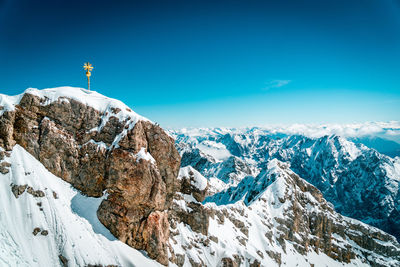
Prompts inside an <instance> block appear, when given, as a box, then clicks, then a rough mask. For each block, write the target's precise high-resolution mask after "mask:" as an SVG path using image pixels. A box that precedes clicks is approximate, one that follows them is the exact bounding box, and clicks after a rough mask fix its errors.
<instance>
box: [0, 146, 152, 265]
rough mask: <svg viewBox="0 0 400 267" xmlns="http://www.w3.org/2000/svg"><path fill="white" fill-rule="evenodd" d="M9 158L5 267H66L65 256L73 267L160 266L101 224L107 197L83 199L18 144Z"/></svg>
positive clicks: (1, 229)
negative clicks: (99, 212)
mask: <svg viewBox="0 0 400 267" xmlns="http://www.w3.org/2000/svg"><path fill="white" fill-rule="evenodd" d="M5 160H7V161H8V162H10V163H11V167H10V172H9V173H7V174H5V175H2V174H0V198H1V200H0V265H1V266H62V264H61V262H60V259H59V257H61V256H62V257H64V258H66V259H67V260H68V266H87V265H89V264H91V265H104V266H105V265H110V264H111V265H117V266H160V265H159V264H158V263H157V262H155V261H153V260H150V259H148V258H147V257H145V256H144V255H143V254H142V253H141V252H139V251H137V250H135V249H133V248H131V247H129V246H127V245H126V244H124V243H122V242H121V241H118V240H116V239H115V238H114V237H113V236H112V235H111V233H110V232H109V231H108V230H107V229H106V228H105V227H104V226H103V225H102V224H101V223H100V222H99V221H98V219H97V216H96V211H97V208H98V205H99V204H100V202H101V200H102V199H103V198H104V196H103V198H89V197H85V196H83V195H81V194H80V193H78V191H77V190H75V189H73V188H72V186H71V185H70V184H68V183H67V182H64V181H63V180H61V179H60V178H58V177H56V176H54V175H53V174H51V173H50V172H49V171H47V170H46V169H45V167H44V166H43V165H42V164H41V163H40V162H39V161H37V160H36V159H35V158H34V157H33V156H31V155H30V154H29V153H28V152H26V151H25V150H24V149H23V148H22V147H20V146H19V145H15V146H14V149H13V151H12V153H11V157H10V158H7V157H6V158H5ZM10 185H15V186H16V187H15V189H17V186H22V187H20V188H21V190H20V192H18V191H17V190H14V193H13V191H12V187H11V186H10ZM24 185H27V187H26V188H25V189H24ZM29 188H32V189H31V191H30V190H29ZM22 189H24V191H23V190H22ZM32 190H35V191H32ZM21 191H22V192H21ZM33 192H43V193H44V194H43V195H44V196H42V197H40V196H41V195H40V194H38V195H36V196H35V195H33ZM19 193H21V194H19ZM14 194H17V195H18V194H19V195H18V198H16V197H15V195H14ZM35 228H37V229H35ZM34 233H36V235H35V234H34Z"/></svg>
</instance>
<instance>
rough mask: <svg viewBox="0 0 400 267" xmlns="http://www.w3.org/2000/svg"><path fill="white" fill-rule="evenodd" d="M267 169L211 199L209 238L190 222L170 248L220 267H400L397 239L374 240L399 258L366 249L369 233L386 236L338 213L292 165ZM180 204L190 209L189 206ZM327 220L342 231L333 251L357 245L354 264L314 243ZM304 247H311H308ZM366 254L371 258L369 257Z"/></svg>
mask: <svg viewBox="0 0 400 267" xmlns="http://www.w3.org/2000/svg"><path fill="white" fill-rule="evenodd" d="M266 168H267V169H265V170H264V171H262V172H261V173H260V175H259V176H258V177H256V178H253V177H248V178H245V179H243V180H242V181H241V182H240V183H239V185H238V186H233V187H231V188H229V189H227V190H224V191H221V192H220V193H217V194H216V195H213V196H210V197H208V198H207V199H206V201H205V202H206V203H205V204H204V207H205V209H207V210H209V212H210V213H211V214H214V215H212V216H211V217H210V219H209V227H208V234H207V235H206V234H204V233H199V232H195V231H193V230H192V229H191V228H190V227H189V226H187V225H185V224H184V223H178V224H176V226H174V227H172V228H171V233H172V234H171V237H170V239H171V241H170V244H171V246H172V247H173V249H174V251H175V253H176V254H181V255H183V258H184V264H183V266H193V264H194V263H196V264H200V265H205V266H219V264H220V263H221V260H223V259H226V258H229V259H232V260H233V261H234V262H236V264H238V265H239V266H251V265H252V264H260V266H310V265H311V264H314V265H315V266H370V264H371V263H372V262H373V263H379V264H381V265H382V266H396V265H397V264H399V256H398V255H399V253H400V245H399V244H398V243H397V242H396V240H395V239H394V238H393V237H390V236H389V239H388V240H385V241H383V240H380V238H371V241H370V242H371V243H375V244H376V246H377V247H379V246H382V247H381V249H382V251H384V250H386V251H393V253H394V254H393V255H394V256H393V257H392V256H383V255H379V254H376V253H374V252H373V251H371V250H368V249H365V248H362V247H361V246H360V245H358V242H359V241H358V240H359V238H365V236H364V235H366V233H369V235H372V236H374V235H376V236H379V234H384V233H383V232H382V231H380V230H379V229H375V228H373V227H370V226H368V225H366V224H363V223H361V222H358V221H356V220H354V219H350V218H346V217H343V216H341V215H340V214H338V213H336V212H334V210H333V209H332V208H331V207H330V205H329V203H327V202H326V201H325V200H324V199H321V197H320V196H321V195H320V192H319V191H318V190H317V189H315V188H314V187H312V186H311V185H310V184H308V183H307V182H305V181H304V180H303V179H301V178H300V177H298V176H297V175H296V174H295V173H293V172H292V171H291V170H290V169H289V168H288V164H285V163H283V162H280V161H278V160H276V159H274V160H271V161H269V162H268V164H267V165H266ZM184 199H185V198H184ZM190 201H191V202H193V201H195V200H193V199H191V200H190ZM181 202H182V200H181ZM186 203H187V204H189V202H186ZM180 205H181V207H182V209H187V206H186V205H185V204H184V203H180ZM189 212H190V214H194V213H193V212H192V211H191V210H189ZM193 216H194V215H193ZM321 216H322V217H323V218H326V219H324V220H327V221H331V222H332V225H334V226H332V229H333V230H332V231H337V232H336V233H335V232H333V233H332V234H331V236H330V237H329V239H328V240H330V241H329V242H331V243H330V245H328V247H329V246H331V247H333V248H335V247H337V248H338V250H336V249H332V251H339V250H343V251H348V249H349V247H351V252H352V253H354V258H353V259H351V260H350V261H349V262H346V261H343V260H341V257H342V256H340V255H341V254H340V253H339V252H338V254H335V253H331V255H330V256H328V255H327V254H326V253H325V252H324V247H323V246H321V247H320V248H319V249H316V248H315V247H313V245H311V244H318V243H323V242H326V241H323V240H327V239H325V238H324V237H323V236H321V233H323V232H318V230H316V229H320V227H322V228H323V227H324V226H319V225H318V224H319V222H318V221H315V219H316V218H320V217H321ZM293 224H294V225H296V226H295V227H293ZM323 231H326V230H323ZM339 232H341V233H340V234H338V233H339ZM324 233H325V232H324ZM375 233H377V234H375ZM326 234H328V233H326ZM317 240H318V241H317ZM304 244H308V247H307V245H306V246H305V247H303V246H304ZM328 251H329V250H328ZM366 255H369V256H368V259H367V258H366ZM396 255H397V256H396ZM335 257H337V259H336V260H335ZM343 258H346V257H345V256H344V257H343ZM182 261H183V260H182Z"/></svg>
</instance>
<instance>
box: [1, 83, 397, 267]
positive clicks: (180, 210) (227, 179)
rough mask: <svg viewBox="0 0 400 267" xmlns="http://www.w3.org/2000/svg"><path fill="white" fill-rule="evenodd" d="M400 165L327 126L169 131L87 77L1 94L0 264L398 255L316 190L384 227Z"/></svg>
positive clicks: (279, 261)
mask: <svg viewBox="0 0 400 267" xmlns="http://www.w3.org/2000/svg"><path fill="white" fill-rule="evenodd" d="M171 134H172V135H173V136H176V137H177V142H175V140H174V139H173V138H172V137H171ZM176 147H177V148H178V150H179V151H180V153H181V155H182V161H181V157H180V155H179V153H178V150H177V149H176ZM181 163H182V164H181ZM181 166H182V167H181ZM350 169H352V170H354V171H349V170H350ZM398 170H399V159H398V158H396V159H392V158H389V157H386V156H382V155H380V154H379V153H378V152H376V151H375V150H372V149H369V148H367V147H365V146H363V145H359V144H354V143H352V142H349V141H348V140H346V139H342V138H339V137H336V136H333V137H326V138H325V137H324V138H316V139H315V138H305V137H304V136H287V135H281V134H274V135H266V134H261V133H260V132H258V131H257V130H254V129H253V130H251V131H249V132H241V133H234V132H231V131H228V130H222V129H217V130H213V131H203V132H201V134H197V135H195V136H193V135H189V134H187V133H179V132H173V133H170V134H167V133H166V132H165V131H164V130H163V129H161V128H160V127H159V126H158V125H155V124H153V123H152V122H151V121H149V120H148V119H146V118H143V117H141V116H140V115H138V114H136V113H135V112H133V111H132V110H131V109H130V108H129V107H127V106H126V105H124V104H123V103H122V102H120V101H118V100H115V99H110V98H107V97H105V96H103V95H101V94H99V93H96V92H93V91H87V90H85V89H80V88H72V87H60V88H52V89H44V90H37V89H32V88H30V89H27V90H26V91H25V92H24V93H22V94H20V95H17V96H7V95H0V191H1V192H0V193H1V194H0V198H1V201H0V265H1V266H123V267H125V266H160V265H169V266H294V265H299V266H308V265H309V266H321V265H327V266H339V265H340V266H342V265H347V266H369V265H375V266H396V265H399V263H400V245H399V243H398V242H397V240H396V239H395V238H394V237H393V236H391V235H389V234H387V233H385V232H383V231H381V230H379V229H377V228H375V227H372V226H369V225H367V224H364V223H361V222H359V221H357V220H355V219H350V218H347V217H345V216H342V215H341V214H340V213H338V212H337V211H335V210H334V208H333V206H332V204H330V203H329V202H327V201H326V200H325V198H328V197H330V198H331V199H330V200H329V201H331V202H332V203H334V205H335V206H337V207H336V209H337V210H340V208H341V210H340V211H341V212H342V213H345V212H346V211H349V208H348V206H347V205H345V202H344V200H346V201H353V202H354V203H350V204H349V205H350V206H351V207H353V208H358V207H362V205H361V204H360V203H361V201H362V202H363V204H365V205H370V206H369V208H370V210H369V211H370V213H368V214H370V216H371V217H370V218H371V222H375V223H378V222H380V223H382V225H384V223H387V224H386V227H388V225H389V222H390V220H396V218H397V217H396V216H397V215H396V214H395V212H396V210H397V209H398V194H397V192H398V183H397V182H398V180H399V179H398ZM359 174H360V175H359ZM356 178H357V179H363V180H367V181H358V182H354V179H356ZM306 180H307V181H306ZM382 181H384V182H382ZM396 181H397V182H396ZM312 184H314V185H315V186H316V187H320V188H321V191H322V193H321V191H320V190H318V189H317V188H316V187H315V186H313V185H312ZM341 184H343V186H342V187H340V188H341V189H339V185H341ZM367 185H373V186H375V188H378V190H379V194H378V193H377V192H374V190H372V189H370V191H369V195H366V192H367V191H365V188H364V187H365V186H367ZM346 186H348V187H346ZM335 187H337V188H338V189H335ZM389 189H390V190H389ZM352 190H354V191H352ZM363 190H364V191H363ZM385 190H386V191H385ZM389 191H390V192H389ZM351 194H354V196H355V199H356V200H357V201H355V200H354V199H353V198H352V196H351ZM365 196H366V197H370V198H372V197H379V196H380V197H381V198H379V201H380V202H378V203H377V202H376V201H375V200H365V199H364V198H365ZM358 200H360V201H358ZM335 201H336V202H335ZM368 201H369V202H368ZM340 204H341V205H342V206H340ZM373 205H375V206H373ZM378 212H381V213H380V216H381V217H377V216H376V214H377V213H378ZM359 213H360V214H367V208H364V209H360V211H359ZM360 216H361V215H360ZM379 220H380V221H379ZM371 222H369V223H371ZM395 227H396V226H395ZM395 227H394V228H395ZM395 229H397V228H395Z"/></svg>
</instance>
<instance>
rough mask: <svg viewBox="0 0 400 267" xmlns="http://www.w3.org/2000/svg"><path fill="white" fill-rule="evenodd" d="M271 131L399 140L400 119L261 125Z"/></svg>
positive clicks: (315, 136)
mask: <svg viewBox="0 0 400 267" xmlns="http://www.w3.org/2000/svg"><path fill="white" fill-rule="evenodd" d="M261 129H262V130H265V131H268V132H270V133H284V134H301V135H305V136H309V137H312V138H318V137H322V136H325V135H340V136H343V137H363V136H380V137H386V138H387V139H391V140H396V141H399V140H398V138H396V137H399V136H400V121H390V122H365V123H352V124H320V125H318V124H292V125H282V126H280V125H269V126H264V127H261Z"/></svg>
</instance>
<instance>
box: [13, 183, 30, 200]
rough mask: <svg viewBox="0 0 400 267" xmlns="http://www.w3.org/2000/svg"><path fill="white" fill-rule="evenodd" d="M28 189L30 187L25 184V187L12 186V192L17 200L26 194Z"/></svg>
mask: <svg viewBox="0 0 400 267" xmlns="http://www.w3.org/2000/svg"><path fill="white" fill-rule="evenodd" d="M27 187H28V185H27V184H25V185H15V184H11V191H12V192H13V194H14V196H15V198H18V197H19V196H20V195H22V194H23V193H24V192H25V189H26V188H27Z"/></svg>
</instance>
